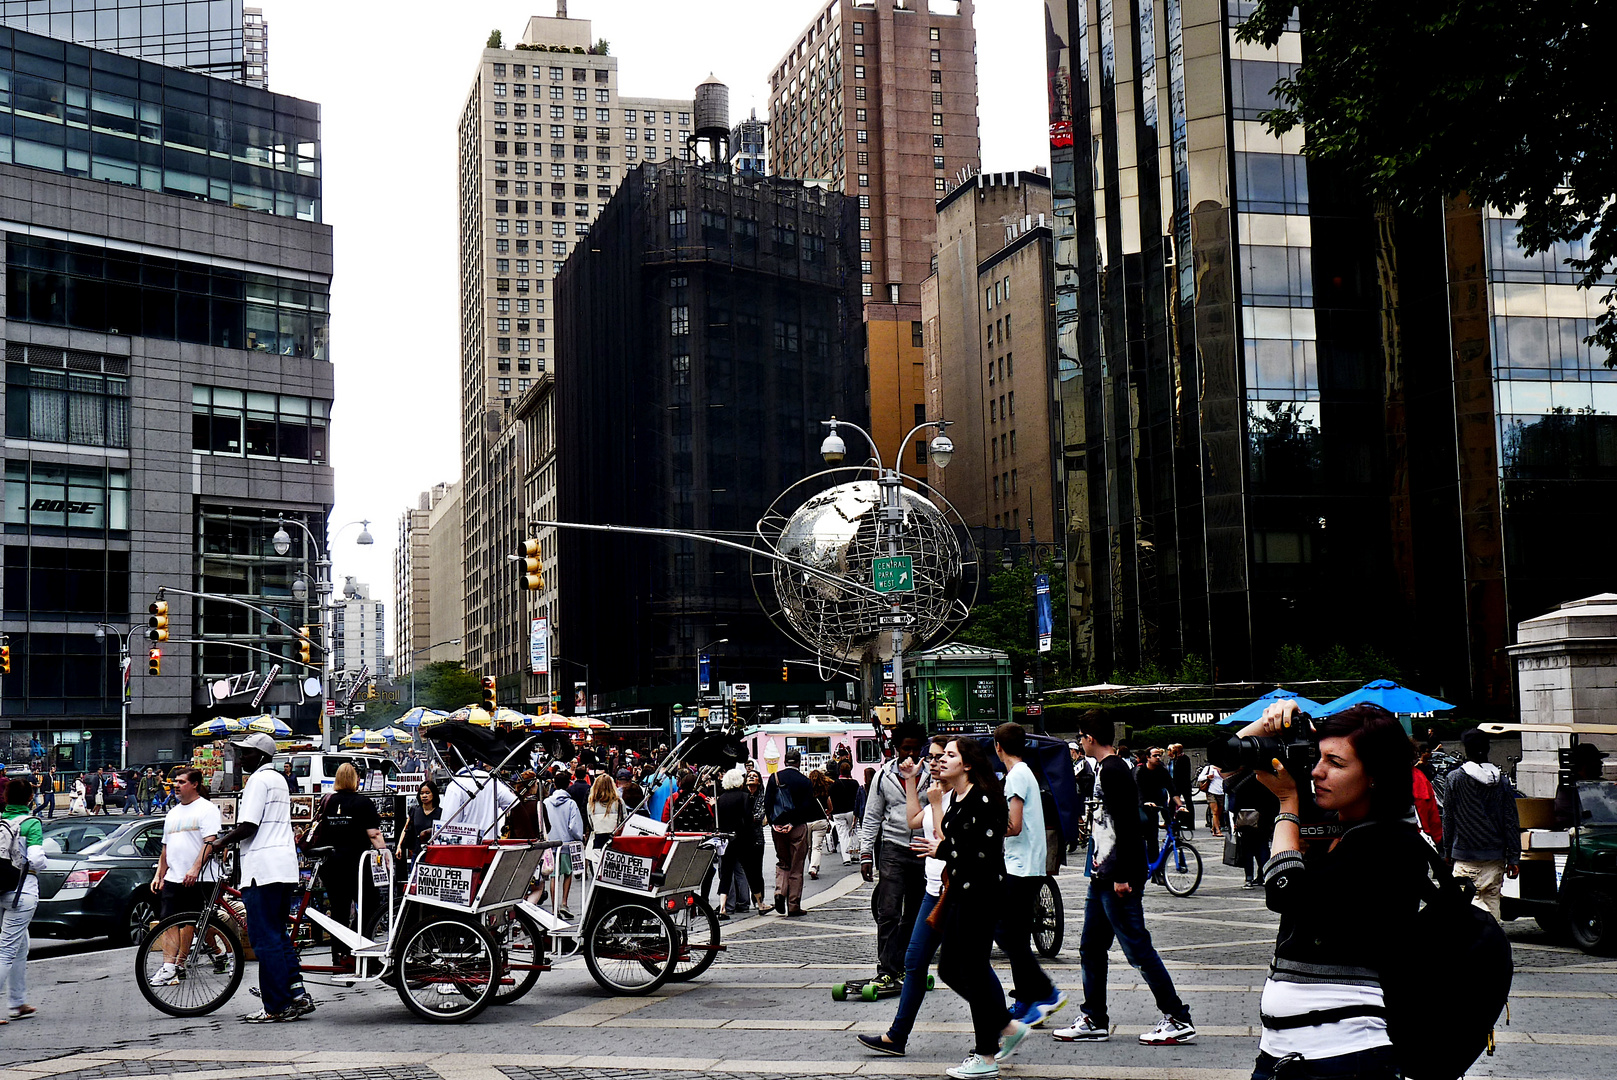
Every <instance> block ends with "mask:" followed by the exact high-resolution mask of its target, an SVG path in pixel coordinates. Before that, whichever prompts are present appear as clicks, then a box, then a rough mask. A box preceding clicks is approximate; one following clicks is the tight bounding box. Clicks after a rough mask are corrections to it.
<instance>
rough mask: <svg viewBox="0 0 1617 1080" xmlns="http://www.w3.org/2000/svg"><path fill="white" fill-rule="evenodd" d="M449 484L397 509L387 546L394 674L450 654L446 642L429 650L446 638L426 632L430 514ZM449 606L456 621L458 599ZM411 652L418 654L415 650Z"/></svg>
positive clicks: (455, 564) (450, 489) (429, 620)
mask: <svg viewBox="0 0 1617 1080" xmlns="http://www.w3.org/2000/svg"><path fill="white" fill-rule="evenodd" d="M455 489H456V485H454V484H447V483H446V484H435V485H433V488H432V490H431V491H423V492H422V493H421V497H420V499H418V500H417V502H416V505H415V507H413V508H412V509H409V510H406V511H405V512H404V513H402V514H400V515H399V530H398V542H397V545H396V546H395V547H394V549H393V647H394V650H395V655H396V657H397V663H396V664H395V665H394V675H395V676H396V677H397V678H401V679H402V678H404V677H406V676H408V675H409V674H410V673H411V672H412V671H414V670H415V668H416V665H418V664H430V663H433V662H434V661H436V660H443V659H449V658H450V656H449V653H450V652H451V650H450V649H449V647H447V646H446V647H444V648H441V649H439V650H437V652H442V653H444V654H445V655H443V656H438V655H436V654H435V653H433V652H431V651H429V650H431V648H432V646H433V645H435V644H437V643H439V642H441V641H444V640H447V639H446V638H436V637H433V636H432V631H433V623H434V621H435V620H434V618H433V609H432V591H433V589H432V586H433V580H434V571H435V569H438V568H437V567H436V566H435V564H434V562H433V557H432V556H433V545H432V527H433V521H434V519H435V518H436V519H437V520H439V521H440V522H441V521H442V519H443V514H442V512H441V511H439V506H440V504H442V503H443V502H445V500H447V499H449V498H451V496H452V494H453V493H454V491H455ZM457 509H458V508H457ZM455 528H456V530H457V532H458V530H459V528H460V523H459V522H458V521H457V522H456V524H455ZM451 568H452V569H453V572H454V575H455V577H456V579H457V580H458V578H459V575H460V556H459V555H456V556H454V558H453V560H452V562H451ZM440 572H441V571H440ZM454 607H455V618H456V622H457V624H458V621H459V618H460V615H461V611H460V608H461V605H460V604H458V603H457V604H455V605H454ZM449 636H450V637H459V636H460V634H459V632H458V631H457V632H456V633H454V634H451V635H449ZM416 653H420V654H421V655H420V656H415V654H416ZM453 654H454V655H455V656H459V655H460V651H459V648H458V647H457V648H455V649H454V650H453ZM412 657H413V659H412Z"/></svg>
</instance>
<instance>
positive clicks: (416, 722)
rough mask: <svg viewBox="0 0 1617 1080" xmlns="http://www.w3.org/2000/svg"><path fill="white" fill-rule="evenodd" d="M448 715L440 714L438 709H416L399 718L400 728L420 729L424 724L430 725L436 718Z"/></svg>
mask: <svg viewBox="0 0 1617 1080" xmlns="http://www.w3.org/2000/svg"><path fill="white" fill-rule="evenodd" d="M448 715H449V714H448V713H446V712H439V711H438V710H437V709H425V708H415V709H411V710H410V711H409V712H407V713H405V714H404V715H403V716H401V717H399V726H400V727H406V728H418V727H420V726H421V725H422V724H423V723H427V724H429V725H430V724H431V723H432V721H433V719H434V718H437V717H444V716H448Z"/></svg>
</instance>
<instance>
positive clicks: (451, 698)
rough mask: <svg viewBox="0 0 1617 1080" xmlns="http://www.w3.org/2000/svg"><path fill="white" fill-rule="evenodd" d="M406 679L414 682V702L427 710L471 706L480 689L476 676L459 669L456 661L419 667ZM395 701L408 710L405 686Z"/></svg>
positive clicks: (408, 696)
mask: <svg viewBox="0 0 1617 1080" xmlns="http://www.w3.org/2000/svg"><path fill="white" fill-rule="evenodd" d="M410 680H411V681H413V682H414V683H415V703H416V704H417V705H420V706H424V707H425V708H428V709H443V710H445V711H451V712H452V711H454V710H455V709H458V708H460V707H461V706H462V705H474V704H476V703H477V700H478V695H479V693H480V692H481V690H482V683H481V682H480V680H479V679H478V677H477V676H476V675H473V674H472V673H471V672H469V671H467V670H466V669H465V668H463V667H461V666H460V661H459V660H440V661H438V662H437V663H432V664H422V665H421V667H419V668H418V669H416V671H415V672H414V674H412V675H411V676H410ZM399 700H400V703H401V704H403V705H404V708H405V709H408V708H409V704H408V702H409V700H410V695H409V688H408V687H407V686H401V687H400V693H399ZM401 711H402V710H401Z"/></svg>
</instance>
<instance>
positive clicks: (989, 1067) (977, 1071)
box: [946, 1054, 999, 1080]
mask: <svg viewBox="0 0 1617 1080" xmlns="http://www.w3.org/2000/svg"><path fill="white" fill-rule="evenodd" d="M946 1071H947V1072H948V1074H949V1075H950V1076H952V1077H954V1078H955V1080H984V1078H990V1077H995V1076H998V1075H999V1066H998V1065H997V1064H995V1062H994V1059H993V1058H985V1057H983V1056H982V1055H981V1054H968V1055H966V1060H964V1061H962V1062H961V1063H960V1064H958V1065H956V1066H955V1067H954V1068H952V1069H948V1070H946Z"/></svg>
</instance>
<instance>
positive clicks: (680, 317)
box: [668, 304, 691, 337]
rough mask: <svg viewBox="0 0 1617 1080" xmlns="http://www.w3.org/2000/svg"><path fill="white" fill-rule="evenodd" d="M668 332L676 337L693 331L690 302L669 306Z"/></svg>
mask: <svg viewBox="0 0 1617 1080" xmlns="http://www.w3.org/2000/svg"><path fill="white" fill-rule="evenodd" d="M668 332H669V333H670V334H672V335H674V336H675V337H679V336H681V335H684V334H689V333H690V332H691V309H690V305H689V304H676V305H674V306H673V307H671V308H669V310H668Z"/></svg>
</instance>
